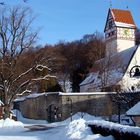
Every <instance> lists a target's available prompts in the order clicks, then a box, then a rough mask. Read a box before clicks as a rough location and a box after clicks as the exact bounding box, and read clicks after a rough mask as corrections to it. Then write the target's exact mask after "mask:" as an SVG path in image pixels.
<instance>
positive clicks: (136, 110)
mask: <svg viewBox="0 0 140 140" xmlns="http://www.w3.org/2000/svg"><path fill="white" fill-rule="evenodd" d="M126 114H127V115H128V116H136V115H139V116H140V102H138V103H137V104H135V105H134V106H133V107H132V108H130V109H129V110H128V111H127V112H126Z"/></svg>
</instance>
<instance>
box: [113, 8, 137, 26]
mask: <svg viewBox="0 0 140 140" xmlns="http://www.w3.org/2000/svg"><path fill="white" fill-rule="evenodd" d="M111 11H112V13H113V16H114V20H115V21H116V22H122V23H126V24H132V25H134V26H136V25H135V23H134V20H133V17H132V15H131V12H130V11H129V10H120V9H111Z"/></svg>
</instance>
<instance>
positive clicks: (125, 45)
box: [117, 39, 135, 52]
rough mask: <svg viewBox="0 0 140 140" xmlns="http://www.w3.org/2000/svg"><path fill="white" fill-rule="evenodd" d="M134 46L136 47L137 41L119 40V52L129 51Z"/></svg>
mask: <svg viewBox="0 0 140 140" xmlns="http://www.w3.org/2000/svg"><path fill="white" fill-rule="evenodd" d="M133 46H135V41H133V40H123V39H117V52H121V51H124V50H127V49H129V48H132V47H133Z"/></svg>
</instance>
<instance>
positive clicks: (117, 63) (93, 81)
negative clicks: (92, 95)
mask: <svg viewBox="0 0 140 140" xmlns="http://www.w3.org/2000/svg"><path fill="white" fill-rule="evenodd" d="M137 48H138V46H134V47H131V48H129V49H127V50H124V51H121V52H119V53H116V54H114V55H112V56H111V58H109V59H110V60H111V61H110V60H109V61H110V66H109V70H108V71H107V72H108V74H107V73H106V74H107V75H108V77H107V83H106V86H110V85H115V84H117V83H118V82H119V81H121V79H123V77H124V74H125V72H126V69H127V67H128V66H129V64H130V62H131V59H132V57H133V55H134V54H135V52H136V51H137ZM100 63H103V64H106V63H108V58H103V59H101V60H98V61H97V62H96V64H97V65H99V66H100V65H102V64H100ZM99 73H100V72H98V73H97V72H96V73H94V72H92V73H90V74H89V75H88V76H87V77H86V79H85V80H84V81H83V82H82V83H81V84H80V86H81V87H80V88H81V92H84V91H89V90H88V89H91V90H90V91H93V90H94V91H95V90H96V89H97V90H96V91H100V87H101V78H100V77H101V75H100V74H99ZM128 78H129V79H130V77H128ZM128 78H126V76H125V79H128ZM127 81H128V80H127ZM132 81H135V83H137V82H138V80H137V79H136V80H135V79H132V78H131V82H129V83H130V84H129V85H128V84H127V83H126V82H125V83H126V84H123V85H124V89H128V87H131V85H132V84H131V83H132ZM123 83H124V80H123ZM82 86H83V88H82ZM82 89H83V90H82Z"/></svg>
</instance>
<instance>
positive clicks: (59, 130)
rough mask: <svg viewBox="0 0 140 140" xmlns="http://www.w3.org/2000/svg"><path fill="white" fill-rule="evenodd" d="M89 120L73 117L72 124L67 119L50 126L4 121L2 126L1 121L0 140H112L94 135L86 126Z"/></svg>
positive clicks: (39, 122) (40, 123) (89, 117)
mask: <svg viewBox="0 0 140 140" xmlns="http://www.w3.org/2000/svg"><path fill="white" fill-rule="evenodd" d="M91 118H92V119H94V117H93V116H87V117H86V118H85V119H82V118H80V117H79V116H77V115H75V116H74V117H73V121H72V122H70V119H68V120H65V121H63V122H57V123H52V124H47V123H46V122H43V121H35V122H36V124H32V123H33V122H32V121H29V120H28V121H27V120H26V124H22V123H20V122H14V121H11V120H6V122H5V123H4V125H3V123H2V121H1V123H0V140H113V137H112V136H108V137H103V136H101V135H99V134H96V135H94V134H93V133H92V132H91V130H90V128H89V127H88V126H87V124H86V121H87V120H90V119H91ZM24 121H25V120H24ZM27 122H30V123H28V124H27ZM16 124H18V125H17V126H16ZM38 124H39V125H38ZM8 125H9V126H8ZM29 128H30V129H29ZM34 128H35V129H34Z"/></svg>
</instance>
